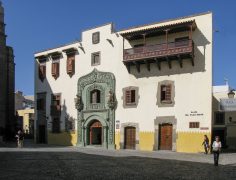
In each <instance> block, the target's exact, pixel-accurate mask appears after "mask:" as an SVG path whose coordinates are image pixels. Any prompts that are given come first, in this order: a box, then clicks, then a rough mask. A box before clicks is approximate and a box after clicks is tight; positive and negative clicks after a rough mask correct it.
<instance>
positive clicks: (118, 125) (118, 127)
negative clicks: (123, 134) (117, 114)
mask: <svg viewBox="0 0 236 180" xmlns="http://www.w3.org/2000/svg"><path fill="white" fill-rule="evenodd" d="M116 129H120V121H119V120H116Z"/></svg>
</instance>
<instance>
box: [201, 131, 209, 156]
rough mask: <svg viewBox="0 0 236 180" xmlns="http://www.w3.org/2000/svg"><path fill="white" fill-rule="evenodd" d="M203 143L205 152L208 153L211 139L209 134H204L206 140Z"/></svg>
mask: <svg viewBox="0 0 236 180" xmlns="http://www.w3.org/2000/svg"><path fill="white" fill-rule="evenodd" d="M202 145H203V146H204V149H205V154H208V151H209V139H208V137H207V135H204V141H203V143H202Z"/></svg>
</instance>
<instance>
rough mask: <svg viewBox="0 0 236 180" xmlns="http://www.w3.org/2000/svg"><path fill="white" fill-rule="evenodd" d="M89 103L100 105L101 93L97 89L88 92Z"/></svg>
mask: <svg viewBox="0 0 236 180" xmlns="http://www.w3.org/2000/svg"><path fill="white" fill-rule="evenodd" d="M90 103H91V104H97V103H101V92H100V91H99V90H97V89H94V90H93V91H91V92H90Z"/></svg>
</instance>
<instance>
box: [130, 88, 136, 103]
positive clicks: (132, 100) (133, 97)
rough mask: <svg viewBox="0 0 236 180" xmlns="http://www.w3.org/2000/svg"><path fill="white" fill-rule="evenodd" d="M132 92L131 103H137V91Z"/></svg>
mask: <svg viewBox="0 0 236 180" xmlns="http://www.w3.org/2000/svg"><path fill="white" fill-rule="evenodd" d="M130 92H131V99H130V101H131V103H135V90H131V91H130Z"/></svg>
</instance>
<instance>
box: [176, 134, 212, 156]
mask: <svg viewBox="0 0 236 180" xmlns="http://www.w3.org/2000/svg"><path fill="white" fill-rule="evenodd" d="M205 134H206V135H207V137H208V138H209V140H211V134H210V133H200V132H199V133H198V132H178V133H177V140H176V151H177V152H189V153H198V152H204V147H203V145H202V142H203V140H204V135H205Z"/></svg>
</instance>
